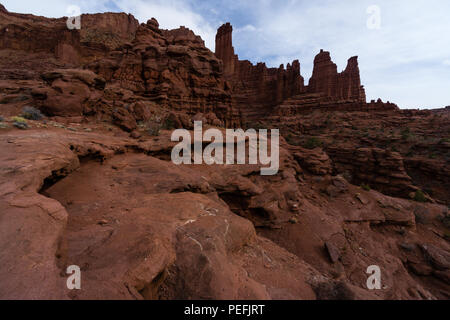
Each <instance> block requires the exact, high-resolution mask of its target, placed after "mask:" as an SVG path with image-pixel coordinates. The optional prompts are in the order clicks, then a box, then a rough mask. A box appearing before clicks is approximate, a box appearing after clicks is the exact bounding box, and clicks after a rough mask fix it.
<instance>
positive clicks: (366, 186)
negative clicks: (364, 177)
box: [361, 183, 372, 191]
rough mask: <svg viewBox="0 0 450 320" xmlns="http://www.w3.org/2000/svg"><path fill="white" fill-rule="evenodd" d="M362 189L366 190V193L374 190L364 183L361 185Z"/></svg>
mask: <svg viewBox="0 0 450 320" xmlns="http://www.w3.org/2000/svg"><path fill="white" fill-rule="evenodd" d="M361 188H362V189H363V190H365V191H370V190H372V189H371V188H370V186H369V185H368V184H364V183H363V184H362V185H361Z"/></svg>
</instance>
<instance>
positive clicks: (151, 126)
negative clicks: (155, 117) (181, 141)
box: [147, 122, 161, 137]
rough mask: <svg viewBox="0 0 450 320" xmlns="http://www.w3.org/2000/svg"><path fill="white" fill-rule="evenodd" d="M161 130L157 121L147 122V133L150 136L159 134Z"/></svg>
mask: <svg viewBox="0 0 450 320" xmlns="http://www.w3.org/2000/svg"><path fill="white" fill-rule="evenodd" d="M160 131H161V124H160V123H157V122H149V123H148V124H147V133H148V134H149V135H150V136H152V137H157V136H159V134H160Z"/></svg>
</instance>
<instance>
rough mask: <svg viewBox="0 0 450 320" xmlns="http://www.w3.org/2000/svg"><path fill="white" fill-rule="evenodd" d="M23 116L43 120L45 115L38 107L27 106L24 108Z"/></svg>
mask: <svg viewBox="0 0 450 320" xmlns="http://www.w3.org/2000/svg"><path fill="white" fill-rule="evenodd" d="M22 117H24V118H25V119H28V120H41V119H42V118H43V117H44V115H43V114H42V113H41V111H40V110H39V109H36V108H34V107H25V108H23V110H22Z"/></svg>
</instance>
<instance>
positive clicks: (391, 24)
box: [0, 0, 450, 108]
mask: <svg viewBox="0 0 450 320" xmlns="http://www.w3.org/2000/svg"><path fill="white" fill-rule="evenodd" d="M0 2H1V3H2V4H4V5H5V7H6V8H7V9H8V10H10V11H14V12H23V13H25V12H26V13H33V14H38V15H44V16H48V17H60V16H65V15H67V14H68V13H67V8H68V7H69V6H70V5H77V6H79V7H80V8H81V12H82V13H94V12H104V11H115V12H120V11H125V12H127V13H132V14H133V15H134V16H135V17H136V18H137V19H139V20H140V21H141V22H145V21H146V20H147V19H149V18H151V17H155V18H156V19H158V21H159V23H160V26H161V27H162V28H166V29H172V28H176V27H178V26H180V25H184V26H186V27H189V28H190V29H192V30H194V31H195V32H196V33H197V34H199V35H201V36H202V38H203V39H204V40H205V42H206V45H207V46H208V47H209V48H210V49H211V50H214V38H215V32H216V29H217V28H218V27H219V26H220V25H221V24H222V23H224V22H228V21H229V22H231V23H232V24H233V26H234V30H235V31H234V35H233V37H234V47H235V51H236V53H237V54H238V55H239V57H240V59H248V60H250V61H252V62H253V63H256V62H259V61H262V62H266V64H267V65H268V66H275V67H278V66H279V65H280V64H282V63H283V64H285V65H286V64H287V63H288V62H291V61H292V60H294V59H299V60H300V63H301V73H302V75H303V76H304V77H305V80H306V81H305V82H306V83H307V81H308V80H309V77H310V76H311V72H312V64H313V59H314V56H315V55H316V54H317V53H318V52H319V51H320V49H325V50H328V51H330V52H331V55H332V59H333V61H334V62H335V63H336V64H337V65H338V69H339V71H341V70H343V69H344V68H345V66H346V63H347V59H348V58H350V57H351V56H354V55H358V56H359V64H360V69H361V78H362V82H363V84H364V85H365V87H366V92H367V98H368V100H370V99H376V98H378V97H381V98H382V99H383V100H390V101H392V102H395V103H397V104H398V105H399V106H400V107H401V108H425V107H427V108H437V107H443V106H447V105H450V1H448V0H415V1H407V0H395V1H392V0H371V1H367V0H358V1H356V0H315V1H311V0H308V1H304V0H278V1H272V0H241V1H235V0H228V1H227V0H222V1H219V0H184V1H183V0H99V1H95V3H94V1H92V0H91V1H88V0H42V1H32V0H0ZM373 6H376V7H373ZM373 8H375V9H373ZM373 10H376V11H373ZM378 13H379V14H378ZM378 17H379V19H378ZM373 19H375V20H373ZM368 20H369V22H373V21H375V22H378V21H379V24H377V25H379V28H369V27H368Z"/></svg>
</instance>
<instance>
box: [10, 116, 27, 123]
mask: <svg viewBox="0 0 450 320" xmlns="http://www.w3.org/2000/svg"><path fill="white" fill-rule="evenodd" d="M11 120H12V121H14V122H17V123H25V124H26V123H27V119H25V118H23V117H12V118H11Z"/></svg>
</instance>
